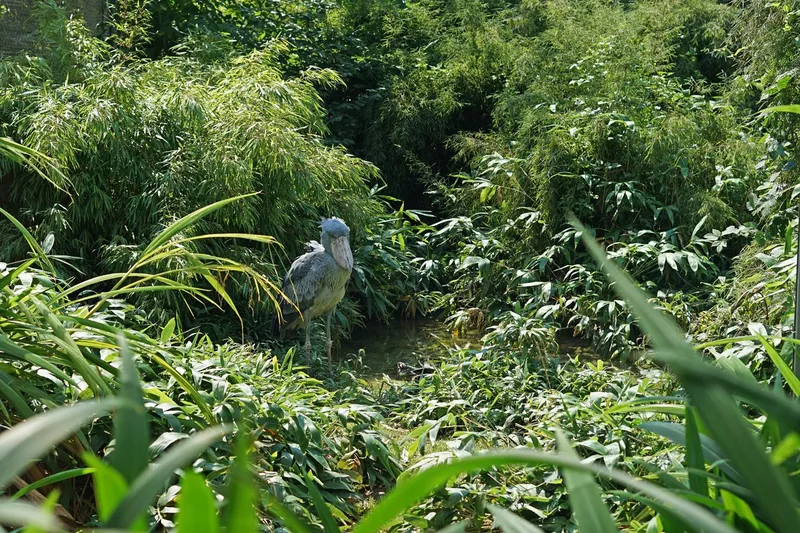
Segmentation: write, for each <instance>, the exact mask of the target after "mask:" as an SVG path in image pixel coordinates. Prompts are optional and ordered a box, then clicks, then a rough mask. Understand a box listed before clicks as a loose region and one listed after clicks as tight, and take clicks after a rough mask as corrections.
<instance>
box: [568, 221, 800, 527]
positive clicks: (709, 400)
mask: <svg viewBox="0 0 800 533" xmlns="http://www.w3.org/2000/svg"><path fill="white" fill-rule="evenodd" d="M573 225H574V226H575V228H576V229H577V230H578V231H583V229H584V228H583V227H582V226H581V225H580V224H578V223H577V222H573ZM584 234H585V231H584ZM584 244H585V245H586V246H587V248H589V250H590V252H591V253H592V256H593V257H594V258H595V260H596V261H597V263H598V264H600V265H601V266H602V268H603V270H604V271H605V272H606V274H607V275H608V276H609V277H610V278H611V279H612V280H613V281H614V282H615V289H616V291H617V292H618V293H619V294H620V295H621V296H622V297H624V298H625V300H626V301H627V302H628V304H629V305H630V307H631V309H632V310H633V312H634V313H635V314H636V315H637V317H638V318H639V322H640V324H641V327H642V329H643V330H644V331H645V332H646V333H648V334H649V335H650V336H651V338H652V341H653V345H654V346H655V348H656V355H657V356H658V358H660V359H661V360H663V361H665V362H667V363H669V364H670V365H671V367H672V369H673V371H674V372H675V374H676V375H677V377H678V379H679V380H680V381H681V383H682V384H683V386H684V388H685V389H686V390H687V392H688V393H689V395H690V396H691V398H692V400H693V404H694V405H695V406H696V407H697V410H698V412H699V413H700V416H701V417H702V419H703V422H704V423H705V425H706V427H707V428H708V431H709V432H710V434H711V435H712V436H713V437H714V439H715V440H716V441H717V442H718V443H719V445H720V446H721V447H722V448H723V449H724V450H725V452H726V455H727V456H728V457H730V459H731V461H732V462H733V464H734V465H735V466H736V467H737V470H738V471H739V472H740V474H741V475H742V478H743V479H744V481H745V484H746V485H747V486H748V487H749V488H750V489H751V490H752V491H753V492H754V493H755V494H756V496H757V498H758V499H759V502H760V504H761V509H762V510H763V512H764V514H765V515H766V516H767V517H768V518H769V520H770V522H772V525H773V526H774V528H775V529H776V530H777V531H781V532H784V533H790V532H792V531H795V530H796V528H797V524H798V523H800V514H799V513H798V511H797V509H796V508H795V505H794V502H795V501H796V495H795V494H794V491H793V489H792V487H791V486H790V484H789V482H788V480H787V477H786V476H785V475H784V474H783V473H782V472H780V471H779V470H778V469H777V468H776V467H775V466H773V465H772V463H771V462H770V460H769V458H768V457H767V455H766V454H765V453H764V450H763V449H762V448H761V446H760V444H759V442H758V441H757V440H756V438H755V436H754V435H753V433H752V431H751V430H750V427H749V426H748V424H747V423H746V422H745V420H744V418H743V416H742V414H741V412H740V411H739V410H738V408H737V406H736V404H735V403H734V401H733V398H732V396H731V394H737V395H738V394H739V393H740V392H739V391H741V390H745V391H749V392H751V393H752V392H753V391H759V393H760V394H759V396H760V398H761V399H762V400H763V399H766V398H769V399H770V401H768V402H766V405H765V404H764V403H759V406H760V407H762V408H766V407H770V408H772V409H773V411H774V410H775V408H776V407H777V406H778V405H779V403H780V402H781V400H779V399H778V398H780V394H775V393H773V392H772V391H770V390H769V389H765V388H763V387H760V386H759V385H758V384H755V383H749V382H748V381H747V380H744V379H742V378H740V377H738V376H731V380H730V381H728V383H736V384H737V387H727V386H726V385H727V384H728V383H725V382H721V381H715V382H709V381H708V380H707V379H704V376H703V373H701V372H699V371H695V370H699V369H700V368H701V367H702V366H704V363H703V362H702V361H701V360H700V359H699V356H698V355H697V353H696V352H695V351H694V350H693V349H692V347H691V346H690V345H689V344H688V343H687V342H686V340H685V338H684V336H683V334H682V333H681V331H680V330H679V329H678V327H677V325H676V324H675V322H674V321H673V320H671V319H669V318H668V317H666V316H665V315H664V314H662V313H659V312H658V311H656V310H655V309H654V308H653V307H652V306H651V305H650V304H649V302H648V300H647V297H646V296H645V295H644V293H643V292H642V291H641V290H640V289H638V288H637V287H636V285H635V284H634V283H633V281H632V280H631V279H630V277H629V276H628V275H627V274H625V273H624V272H623V271H622V270H621V269H620V268H619V267H618V266H617V265H616V264H615V263H613V262H612V261H609V260H607V259H606V257H605V254H604V253H603V251H602V250H601V249H600V246H599V245H598V244H597V243H596V242H595V241H594V240H593V239H590V238H588V237H585V238H584ZM723 373H724V372H723ZM737 389H738V390H737ZM784 399H785V398H784ZM776 414H777V413H776ZM777 416H781V418H782V419H783V420H784V421H785V422H786V423H792V425H793V426H794V425H796V424H797V423H798V421H799V420H798V419H794V420H792V419H790V418H788V417H786V416H785V413H780V414H777Z"/></svg>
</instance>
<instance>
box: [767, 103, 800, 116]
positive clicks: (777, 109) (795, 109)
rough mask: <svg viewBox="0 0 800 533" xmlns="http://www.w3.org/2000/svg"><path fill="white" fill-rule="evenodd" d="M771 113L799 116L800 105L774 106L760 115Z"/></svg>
mask: <svg viewBox="0 0 800 533" xmlns="http://www.w3.org/2000/svg"><path fill="white" fill-rule="evenodd" d="M771 113H798V114H800V104H789V105H776V106H772V107H768V108H766V109H762V110H761V114H762V115H769V114H771Z"/></svg>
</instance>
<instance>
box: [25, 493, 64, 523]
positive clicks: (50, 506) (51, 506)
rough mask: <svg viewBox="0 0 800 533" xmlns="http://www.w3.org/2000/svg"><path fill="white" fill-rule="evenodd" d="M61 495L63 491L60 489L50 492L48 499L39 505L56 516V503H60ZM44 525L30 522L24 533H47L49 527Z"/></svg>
mask: <svg viewBox="0 0 800 533" xmlns="http://www.w3.org/2000/svg"><path fill="white" fill-rule="evenodd" d="M60 496H61V492H60V491H58V490H54V491H52V492H50V494H48V495H47V499H46V500H45V501H44V503H42V504H40V505H39V507H38V508H39V510H40V511H43V512H46V513H48V514H50V515H51V516H54V514H55V513H54V512H53V511H55V508H56V504H57V503H58V498H59V497H60ZM42 525H43V524H32V523H28V524H27V525H26V526H25V529H24V530H23V532H22V533H47V531H48V529H49V528H46V527H41V526H42ZM54 525H56V524H54ZM60 529H61V528H59V530H60Z"/></svg>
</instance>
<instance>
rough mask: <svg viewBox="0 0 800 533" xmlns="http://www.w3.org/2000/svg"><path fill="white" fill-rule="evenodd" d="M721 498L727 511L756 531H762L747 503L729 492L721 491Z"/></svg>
mask: <svg viewBox="0 0 800 533" xmlns="http://www.w3.org/2000/svg"><path fill="white" fill-rule="evenodd" d="M720 496H722V503H723V504H724V505H725V510H726V511H728V512H729V513H732V514H734V515H736V516H738V517H739V518H740V519H742V520H743V521H745V522H747V523H748V524H750V525H751V526H752V527H753V530H754V531H759V530H760V529H761V528H760V527H759V524H758V520H757V519H756V516H755V515H754V514H753V510H752V509H751V508H750V506H749V505H747V502H746V501H744V500H743V499H741V498H739V497H738V496H736V495H735V494H732V493H730V492H728V491H727V490H721V491H720Z"/></svg>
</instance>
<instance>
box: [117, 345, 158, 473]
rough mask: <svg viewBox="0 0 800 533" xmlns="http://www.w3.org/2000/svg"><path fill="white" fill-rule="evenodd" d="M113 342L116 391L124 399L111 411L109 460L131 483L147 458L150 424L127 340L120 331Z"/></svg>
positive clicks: (140, 471)
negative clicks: (118, 360)
mask: <svg viewBox="0 0 800 533" xmlns="http://www.w3.org/2000/svg"><path fill="white" fill-rule="evenodd" d="M117 345H118V346H119V352H120V356H121V358H122V367H121V368H120V373H119V382H120V391H119V395H120V396H121V397H122V398H124V399H125V400H126V401H125V405H124V406H122V407H120V408H119V409H117V411H116V413H114V442H115V446H114V451H113V452H111V456H110V457H109V461H110V463H111V465H112V466H113V467H114V468H115V469H116V470H117V471H118V472H119V473H120V474H122V477H124V478H125V481H126V482H127V484H128V485H131V484H133V482H134V480H135V479H136V478H137V477H138V476H139V475H140V474H141V473H142V472H144V471H145V469H146V468H147V464H148V462H149V460H150V454H149V446H150V428H149V427H148V425H147V415H146V413H145V407H144V397H143V395H142V386H141V384H140V383H139V372H137V371H136V363H135V362H134V360H133V356H132V355H131V351H130V348H129V347H128V341H127V340H126V339H125V336H124V335H123V334H122V333H120V334H118V335H117Z"/></svg>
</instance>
